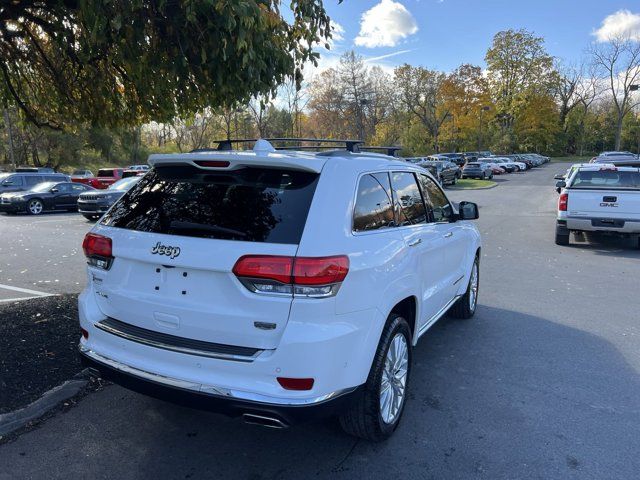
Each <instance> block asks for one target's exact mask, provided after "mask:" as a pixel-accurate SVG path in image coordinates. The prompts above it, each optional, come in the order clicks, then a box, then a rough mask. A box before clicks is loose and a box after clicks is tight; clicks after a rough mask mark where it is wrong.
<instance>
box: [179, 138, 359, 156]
mask: <svg viewBox="0 0 640 480" xmlns="http://www.w3.org/2000/svg"><path fill="white" fill-rule="evenodd" d="M263 140H266V141H268V142H278V143H282V142H295V143H298V144H299V143H303V142H309V143H317V144H320V143H330V144H336V143H338V144H340V143H341V144H344V146H345V149H346V150H347V151H349V152H353V153H358V152H359V151H360V145H362V144H363V143H364V142H363V141H362V140H337V139H333V138H285V137H283V138H264V139H263ZM257 141H258V139H256V138H231V139H226V140H214V141H213V143H217V146H216V148H196V149H194V150H191V153H197V152H212V151H229V150H232V149H233V144H234V143H254V142H257ZM319 148H334V147H333V146H331V147H329V146H326V145H325V146H322V145H315V146H314V145H298V146H283V147H276V149H277V150H315V149H319Z"/></svg>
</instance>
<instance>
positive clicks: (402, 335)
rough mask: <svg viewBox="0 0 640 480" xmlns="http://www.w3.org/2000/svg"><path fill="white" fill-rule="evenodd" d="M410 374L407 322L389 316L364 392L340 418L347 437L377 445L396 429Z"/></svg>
mask: <svg viewBox="0 0 640 480" xmlns="http://www.w3.org/2000/svg"><path fill="white" fill-rule="evenodd" d="M410 371H411V330H410V329H409V324H408V323H407V321H406V320H405V319H404V318H403V317H401V316H400V315H397V314H395V313H392V314H391V315H389V318H388V319H387V323H386V325H385V328H384V331H383V332H382V336H381V338H380V343H379V344H378V350H377V351H376V354H375V356H374V358H373V365H371V370H370V371H369V376H368V377H367V382H366V383H365V385H364V391H363V392H362V394H361V395H360V396H359V397H358V398H357V399H356V400H355V401H354V403H353V404H352V405H351V406H350V407H349V409H348V410H347V411H346V412H345V413H343V414H342V415H341V416H340V425H342V428H343V430H344V431H345V432H346V433H348V434H349V435H353V436H355V437H360V438H364V439H365V440H370V441H374V442H378V441H381V440H384V439H386V438H388V437H390V436H391V434H392V433H393V432H394V430H395V429H396V428H397V426H398V423H399V422H400V418H401V417H402V412H403V411H404V405H405V403H406V397H407V387H408V384H409V374H410Z"/></svg>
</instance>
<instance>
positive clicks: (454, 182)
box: [451, 175, 458, 185]
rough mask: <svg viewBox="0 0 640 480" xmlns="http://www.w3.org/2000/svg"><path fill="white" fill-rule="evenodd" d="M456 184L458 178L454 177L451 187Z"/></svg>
mask: <svg viewBox="0 0 640 480" xmlns="http://www.w3.org/2000/svg"><path fill="white" fill-rule="evenodd" d="M456 183H458V176H457V175H454V176H453V179H452V180H451V185H455V184H456Z"/></svg>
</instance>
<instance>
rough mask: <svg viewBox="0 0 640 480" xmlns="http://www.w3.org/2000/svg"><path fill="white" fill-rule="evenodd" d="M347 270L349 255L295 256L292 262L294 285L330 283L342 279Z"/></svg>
mask: <svg viewBox="0 0 640 480" xmlns="http://www.w3.org/2000/svg"><path fill="white" fill-rule="evenodd" d="M348 272H349V257H347V256H346V255H338V256H335V257H318V258H312V257H311V258H310V257H296V259H295V261H294V264H293V284H294V285H330V284H332V283H339V282H342V281H343V280H344V277H346V276H347V273H348Z"/></svg>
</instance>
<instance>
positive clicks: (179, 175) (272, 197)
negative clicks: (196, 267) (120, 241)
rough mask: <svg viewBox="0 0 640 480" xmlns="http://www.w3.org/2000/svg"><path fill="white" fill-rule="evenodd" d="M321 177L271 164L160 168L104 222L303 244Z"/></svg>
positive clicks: (192, 234)
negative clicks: (219, 169) (220, 168)
mask: <svg viewBox="0 0 640 480" xmlns="http://www.w3.org/2000/svg"><path fill="white" fill-rule="evenodd" d="M317 181H318V175H317V174H315V173H310V172H300V171H295V170H283V169H271V168H256V167H251V168H242V169H239V170H236V171H233V172H230V171H227V172H220V173H218V172H215V173H212V172H210V171H204V170H200V169H198V168H195V167H186V166H179V167H160V168H157V169H153V170H152V171H151V172H150V173H148V174H147V175H145V176H144V177H143V178H142V179H141V180H140V181H139V182H138V184H137V185H135V186H134V187H133V188H132V189H131V190H129V192H127V193H126V194H125V195H124V196H123V197H122V199H121V200H120V201H119V202H118V203H116V205H115V206H114V207H113V208H112V209H111V210H110V211H109V213H107V214H106V215H105V217H104V218H103V220H102V224H104V225H108V226H112V227H118V228H126V229H130V230H137V231H141V232H153V233H164V234H170V235H182V236H189V237H201V238H214V239H225V240H240V241H251V242H268V243H289V244H297V243H299V242H300V238H301V236H302V231H303V229H304V225H305V222H306V220H307V214H308V212H309V207H310V206H311V200H312V198H313V194H314V192H315V188H316V184H317Z"/></svg>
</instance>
